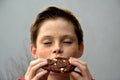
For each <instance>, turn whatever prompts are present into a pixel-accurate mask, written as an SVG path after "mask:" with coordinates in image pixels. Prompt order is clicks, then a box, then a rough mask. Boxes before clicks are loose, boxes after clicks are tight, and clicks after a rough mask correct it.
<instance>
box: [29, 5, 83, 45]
mask: <svg viewBox="0 0 120 80" xmlns="http://www.w3.org/2000/svg"><path fill="white" fill-rule="evenodd" d="M56 18H64V19H66V20H68V21H70V22H71V23H72V24H73V25H74V30H75V34H76V36H77V39H78V44H80V43H81V42H82V41H83V31H82V29H81V25H80V23H79V21H78V20H77V18H76V17H75V16H74V15H73V14H72V13H71V12H70V11H68V10H65V9H61V8H57V7H53V6H52V7H48V8H47V9H46V10H44V11H42V12H41V13H39V14H38V15H37V17H36V20H35V22H34V23H33V24H32V26H31V29H30V32H31V43H32V44H34V45H35V46H36V39H37V36H38V32H39V29H40V27H41V25H42V23H43V22H44V21H45V20H49V19H56Z"/></svg>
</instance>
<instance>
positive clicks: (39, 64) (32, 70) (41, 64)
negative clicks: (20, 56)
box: [29, 61, 47, 78]
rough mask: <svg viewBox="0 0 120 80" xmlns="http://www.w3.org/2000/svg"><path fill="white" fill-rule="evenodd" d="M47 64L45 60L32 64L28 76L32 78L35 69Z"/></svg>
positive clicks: (35, 71)
mask: <svg viewBox="0 0 120 80" xmlns="http://www.w3.org/2000/svg"><path fill="white" fill-rule="evenodd" d="M46 64H47V61H44V62H41V63H38V64H36V65H35V66H33V67H32V68H31V70H30V72H29V76H30V77H31V78H32V77H33V76H35V74H36V73H37V71H38V70H39V69H40V68H41V67H42V66H45V65H46Z"/></svg>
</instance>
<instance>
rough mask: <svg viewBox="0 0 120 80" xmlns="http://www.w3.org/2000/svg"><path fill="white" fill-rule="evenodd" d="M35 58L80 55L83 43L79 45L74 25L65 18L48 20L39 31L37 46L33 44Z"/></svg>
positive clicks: (32, 49)
mask: <svg viewBox="0 0 120 80" xmlns="http://www.w3.org/2000/svg"><path fill="white" fill-rule="evenodd" d="M31 53H32V55H33V56H34V58H46V59H47V58H53V57H57V56H59V57H60V56H64V57H71V56H72V57H77V58H78V57H80V56H81V55H82V53H83V43H81V44H80V45H78V40H77V37H76V34H75V32H74V25H73V24H72V23H71V22H69V21H67V20H65V19H63V18H57V19H50V20H46V21H45V22H44V23H43V24H42V25H41V28H40V30H39V33H38V37H37V41H36V47H34V46H33V45H31Z"/></svg>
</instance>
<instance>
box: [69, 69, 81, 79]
mask: <svg viewBox="0 0 120 80" xmlns="http://www.w3.org/2000/svg"><path fill="white" fill-rule="evenodd" d="M70 78H71V80H78V79H79V80H82V77H81V74H80V73H78V72H76V71H72V72H71V73H70Z"/></svg>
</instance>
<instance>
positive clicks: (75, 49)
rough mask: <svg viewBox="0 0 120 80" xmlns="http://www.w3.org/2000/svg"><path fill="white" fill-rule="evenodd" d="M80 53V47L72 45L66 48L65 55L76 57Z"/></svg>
mask: <svg viewBox="0 0 120 80" xmlns="http://www.w3.org/2000/svg"><path fill="white" fill-rule="evenodd" d="M77 55H78V47H70V48H67V49H66V50H65V56H67V57H76V56H77Z"/></svg>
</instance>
